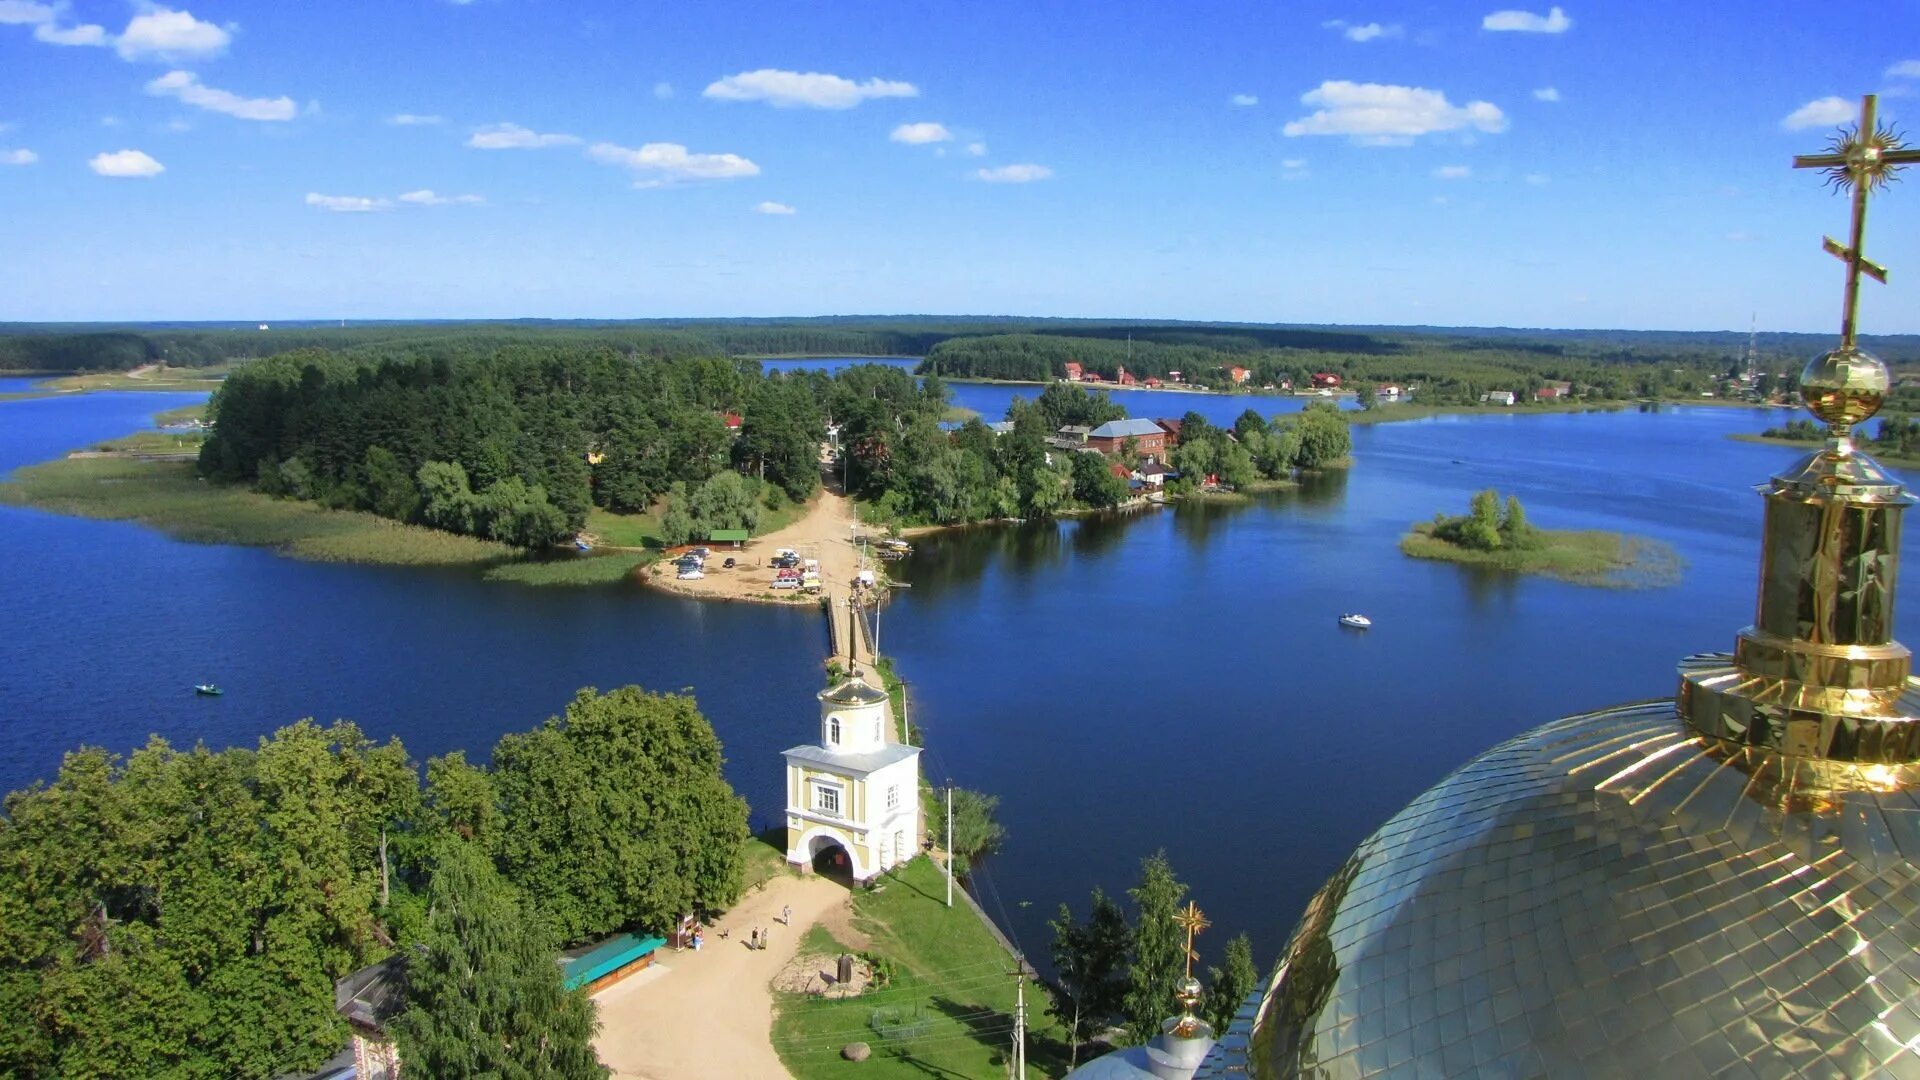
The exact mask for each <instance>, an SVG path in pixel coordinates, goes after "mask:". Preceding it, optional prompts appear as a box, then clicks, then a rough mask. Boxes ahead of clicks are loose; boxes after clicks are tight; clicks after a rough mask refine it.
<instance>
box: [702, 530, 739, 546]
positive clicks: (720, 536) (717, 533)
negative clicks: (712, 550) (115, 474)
mask: <svg viewBox="0 0 1920 1080" xmlns="http://www.w3.org/2000/svg"><path fill="white" fill-rule="evenodd" d="M746 538H747V530H745V529H715V530H713V531H712V532H710V533H708V534H707V539H709V540H711V541H713V542H714V543H725V542H727V541H729V540H745V539H746Z"/></svg>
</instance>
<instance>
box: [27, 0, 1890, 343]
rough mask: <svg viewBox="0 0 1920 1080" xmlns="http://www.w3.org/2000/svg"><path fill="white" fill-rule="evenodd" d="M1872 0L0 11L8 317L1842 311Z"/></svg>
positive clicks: (1740, 324)
mask: <svg viewBox="0 0 1920 1080" xmlns="http://www.w3.org/2000/svg"><path fill="white" fill-rule="evenodd" d="M1509 4H1512V5H1513V6H1511V7H1510V6H1509ZM1861 10H1862V11H1864V12H1868V13H1870V14H1869V15H1867V16H1866V17H1867V18H1869V19H1870V20H1871V24H1870V25H1868V26H1866V27H1864V28H1863V27H1862V26H1861V25H1860V22H1859V18H1860V17H1859V16H1857V15H1855V14H1851V13H1848V14H1844V15H1841V14H1830V13H1828V12H1827V11H1823V10H1822V9H1820V8H1818V7H1817V6H1815V5H1810V4H1805V3H1801V2H1798V0H1771V2H1759V3H1744V2H1743V3H1740V4H1727V3H1724V2H1722V3H1704V2H1692V0H1679V2H1662V3H1657V4H1656V3H1650V2H1643V0H1615V2H1610V3H1606V4H1591V5H1589V4H1588V3H1586V2H1583V0H1573V2H1571V3H1569V4H1565V5H1562V6H1560V7H1558V8H1556V7H1554V6H1552V5H1548V4H1540V3H1530V2H1525V0H1521V2H1518V3H1515V2H1514V0H1487V2H1484V3H1477V4H1461V3H1428V4H1412V5H1409V4H1404V3H1392V2H1380V3H1374V2H1365V0H1355V2H1338V3H1326V4H1308V3H1298V4H1281V3H1274V2H1261V3H1253V2H1247V3H1232V4H1229V3H1202V2H1182V3H1178V4H1168V3H1165V2H1139V3H1136V2H1132V0H1106V2H1099V3H1094V2H1073V3H1067V2H1063V3H1058V4H1054V3H1046V4H1035V3H1028V2H1021V3H1006V2H999V0H993V2H989V0H979V2H975V3H968V4H940V5H901V4H898V3H892V4H878V3H830V2H821V3H807V4H736V3H727V2H718V0H715V2H697V3H696V2H692V0H681V2H674V3H660V2H638V0H623V2H606V3H560V2H555V0H472V2H469V3H454V2H450V0H380V2H359V0H351V2H342V0H328V2H326V3H324V4H286V3H280V4H266V3H237V2H232V0H192V2H190V3H185V4H182V5H180V6H176V7H163V6H158V5H155V4H151V3H143V4H128V3H126V2H125V0H68V2H66V3H47V2H44V0H0V72H4V73H5V75H4V77H0V126H3V127H0V162H5V164H0V217H3V220H4V222H5V225H4V233H3V234H0V235H4V236H5V238H6V239H5V242H4V244H3V245H0V320H51V319H61V320H68V319H71V320H90V319H249V320H251V319H266V320H271V319H275V318H280V319H289V318H339V317H344V318H348V319H353V318H396V317H510V316H551V317H596V318H619V317H652V316H725V315H811V314H850V313H902V312H931V313H955V314H957V313H969V314H1031V315H1078V316H1113V317H1156V318H1189V319H1236V320H1252V321H1276V322H1310V323H1389V324H1397V323H1433V324H1446V325H1469V324H1471V325H1508V326H1558V327H1635V328H1678V329H1725V328H1734V329H1739V328H1744V327H1745V326H1746V325H1747V322H1748V318H1749V315H1750V314H1752V313H1754V312H1757V313H1758V315H1759V323H1760V326H1761V328H1762V329H1763V330H1764V329H1773V330H1813V331H1824V330H1829V329H1837V323H1838V311H1837V309H1838V305H1839V285H1840V264H1839V262H1838V261H1837V260H1834V259H1832V258H1831V257H1829V256H1826V255H1823V254H1822V253H1821V251H1820V248H1819V243H1820V237H1821V235H1822V234H1823V233H1841V232H1842V231H1843V230H1844V229H1845V228H1846V208H1845V204H1844V202H1843V200H1841V199H1840V198H1838V197H1836V196H1832V195H1829V194H1828V193H1826V192H1825V191H1823V190H1822V188H1821V184H1820V179H1819V178H1818V177H1816V176H1814V175H1811V174H1809V173H1805V172H1798V173H1797V172H1795V171H1794V170H1792V169H1790V168H1788V167H1787V166H1788V159H1789V158H1790V157H1791V155H1793V154H1794V153H1799V152H1809V151H1813V150H1817V149H1819V148H1820V147H1821V146H1822V145H1823V143H1824V142H1825V140H1826V138H1827V135H1828V133H1829V132H1830V131H1831V130H1832V128H1833V124H1832V120H1833V119H1834V118H1836V117H1839V116H1844V115H1847V114H1849V113H1850V111H1851V110H1852V108H1853V107H1854V103H1855V102H1856V101H1857V98H1858V95H1860V94H1861V93H1865V92H1873V91H1877V92H1879V93H1881V94H1882V95H1884V96H1883V97H1882V100H1881V106H1882V113H1883V115H1885V116H1890V117H1891V118H1893V119H1895V120H1899V119H1900V118H1901V113H1902V111H1903V110H1905V111H1908V112H1910V113H1920V5H1916V3H1915V2H1914V0H1890V2H1888V3H1884V4H1880V5H1877V6H1874V7H1871V8H1863V9H1861ZM1835 97H1837V98H1839V99H1843V100H1842V101H1839V102H1836V101H1832V100H1828V99H1832V98H1835ZM403 116H404V117H410V118H413V119H414V120H416V121H418V122H414V123H401V122H396V119H395V118H397V117H403ZM1906 126H1907V127H1909V128H1911V127H1913V126H1914V125H1913V124H1911V123H1908V124H1907V125H1906ZM156 169H158V170H159V171H156ZM1916 180H1920V171H1916V173H1915V174H1914V176H1913V177H1912V178H1910V179H1909V182H1908V183H1906V184H1904V185H1899V184H1897V185H1895V186H1894V187H1893V189H1892V190H1891V192H1890V193H1889V195H1888V196H1887V197H1885V198H1883V199H1880V200H1878V201H1877V203H1876V210H1875V215H1874V218H1873V221H1872V227H1871V231H1870V233H1869V243H1868V252H1869V254H1870V255H1871V256H1873V257H1875V258H1877V259H1878V260H1879V261H1881V262H1883V263H1884V264H1886V265H1887V266H1888V267H1889V268H1890V270H1891V272H1892V284H1891V285H1889V286H1885V287H1882V286H1878V285H1872V284H1869V285H1868V286H1866V288H1867V290H1868V291H1867V299H1866V301H1865V303H1866V307H1865V309H1864V314H1863V319H1862V323H1863V329H1864V330H1865V331H1867V332H1869V333H1871V332H1887V333H1891V332H1920V183H1916V182H1915V181H1916ZM1903 189H1904V190H1903ZM783 210H790V211H791V212H777V211H783ZM767 211H775V212H767Z"/></svg>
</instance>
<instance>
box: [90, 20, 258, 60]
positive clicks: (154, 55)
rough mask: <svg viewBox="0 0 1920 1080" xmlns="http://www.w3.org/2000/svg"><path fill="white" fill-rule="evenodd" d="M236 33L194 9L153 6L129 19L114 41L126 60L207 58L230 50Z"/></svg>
mask: <svg viewBox="0 0 1920 1080" xmlns="http://www.w3.org/2000/svg"><path fill="white" fill-rule="evenodd" d="M232 41H233V34H232V33H230V32H228V31H227V30H226V29H225V28H223V27H220V26H216V25H214V24H213V23H210V22H203V21H201V20H199V19H196V18H194V17H193V13H192V12H188V11H174V10H172V9H170V8H163V7H149V8H147V9H146V10H144V11H142V12H141V13H140V14H138V15H135V16H134V17H133V20H132V21H131V22H129V23H127V28H126V29H125V30H122V31H121V32H120V37H119V38H118V39H116V40H115V41H114V43H113V46H114V49H115V50H116V51H117V52H119V54H120V58H121V59H122V60H164V61H167V62H169V63H177V62H179V61H182V60H204V59H206V58H208V57H213V56H219V55H220V54H221V53H223V52H226V51H227V45H228V44H229V43H230V42H232Z"/></svg>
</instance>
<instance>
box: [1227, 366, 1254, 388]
mask: <svg viewBox="0 0 1920 1080" xmlns="http://www.w3.org/2000/svg"><path fill="white" fill-rule="evenodd" d="M1252 377H1253V372H1251V371H1248V370H1247V369H1246V368H1243V367H1230V368H1228V369H1227V378H1229V379H1232V380H1233V384H1234V385H1235V386H1239V385H1240V384H1241V383H1244V382H1246V381H1247V380H1248V379H1249V378H1252Z"/></svg>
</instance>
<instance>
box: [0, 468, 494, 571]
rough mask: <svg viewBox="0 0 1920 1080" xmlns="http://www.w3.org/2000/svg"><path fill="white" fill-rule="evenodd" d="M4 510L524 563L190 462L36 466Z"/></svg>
mask: <svg viewBox="0 0 1920 1080" xmlns="http://www.w3.org/2000/svg"><path fill="white" fill-rule="evenodd" d="M0 502H3V503H9V504H12V505H16V506H32V507H37V508H39V509H43V510H52V511H54V512H56V513H62V514H74V515H77V516H80V517H91V518H106V519H109V520H130V521H138V522H141V523H143V524H146V525H151V526H153V527H154V528H157V529H159V530H160V531H162V532H164V533H167V534H168V535H170V536H174V537H177V538H179V539H182V540H189V541H193V542H195V543H204V544H244V545H250V546H256V547H271V548H276V549H278V550H280V551H282V552H284V553H286V554H288V555H292V556H294V557H295V558H301V559H312V560H315V561H319V562H359V563H380V564H387V565H398V566H449V565H463V564H464V565H479V564H485V563H490V562H496V561H499V560H502V559H507V558H512V557H513V556H515V555H517V554H518V552H516V551H515V550H514V549H513V548H511V547H508V546H507V545H505V544H496V543H494V542H492V541H489V540H478V539H475V538H473V537H470V536H456V535H454V534H452V533H445V532H439V531H437V530H434V529H423V528H419V527H416V526H412V525H402V524H399V523H398V522H393V521H388V520H387V519H386V518H381V517H375V516H374V515H372V514H362V513H356V512H353V511H347V510H328V509H326V508H324V507H321V506H318V505H316V504H314V503H304V502H294V501H291V500H286V499H275V498H271V497H268V496H266V495H260V494H257V493H255V492H252V491H249V490H247V489H246V488H242V487H237V486H227V485H219V484H212V483H209V482H207V481H205V480H202V479H201V478H200V477H199V476H198V475H196V474H195V472H194V466H193V463H192V462H186V461H180V462H175V461H164V462H163V461H138V460H134V459H131V458H88V459H81V460H63V461H50V462H47V463H45V464H43V465H31V466H28V467H27V468H24V469H21V470H19V471H18V472H16V473H14V474H13V476H12V478H11V479H10V480H9V481H8V482H7V483H4V484H0Z"/></svg>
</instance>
